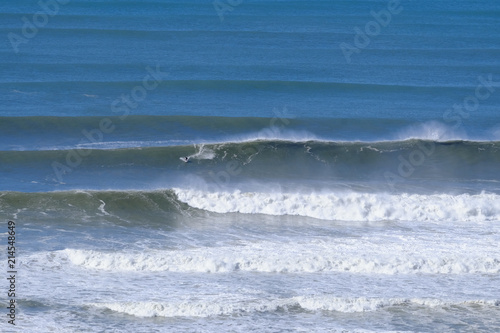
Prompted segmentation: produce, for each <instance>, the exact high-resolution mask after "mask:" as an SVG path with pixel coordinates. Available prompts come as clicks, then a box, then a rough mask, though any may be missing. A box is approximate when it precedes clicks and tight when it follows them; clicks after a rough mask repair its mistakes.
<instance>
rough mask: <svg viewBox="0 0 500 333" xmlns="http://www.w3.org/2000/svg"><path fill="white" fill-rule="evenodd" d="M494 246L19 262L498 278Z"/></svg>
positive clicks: (293, 249)
mask: <svg viewBox="0 0 500 333" xmlns="http://www.w3.org/2000/svg"><path fill="white" fill-rule="evenodd" d="M381 237H382V236H381ZM496 243H497V240H496V239H495V238H494V237H486V236H483V237H481V242H479V241H478V239H475V238H474V239H473V238H471V237H470V235H469V236H467V235H464V236H463V237H458V236H454V237H453V238H450V237H447V235H446V234H445V235H441V236H439V235H436V236H433V237H428V236H425V237H423V236H422V237H420V236H418V237H417V236H414V237H409V236H407V237H402V236H394V237H392V238H391V237H389V236H384V237H383V238H380V239H378V238H376V237H375V238H342V239H339V238H333V239H327V240H321V241H319V240H317V239H314V238H313V239H307V238H306V237H305V238H304V239H301V240H300V241H297V240H293V241H291V240H289V241H280V242H277V241H259V242H243V241H240V242H239V243H238V245H232V246H230V245H225V246H218V247H197V248H187V249H175V250H151V251H148V252H134V251H120V252H103V251H95V250H80V249H65V250H61V251H55V252H42V253H38V254H34V255H32V256H30V257H29V258H26V259H24V260H23V262H25V263H26V265H27V266H33V265H42V266H43V267H58V268H61V267H66V268H69V269H74V266H77V267H80V268H82V269H85V270H100V271H110V272H138V271H144V272H158V271H169V272H198V273H228V272H234V271H246V272H266V273H318V272H340V273H342V272H345V273H350V274H372V273H373V274H386V275H395V274H498V273H500V253H499V251H498V250H497V244H496ZM457 248H459V249H460V251H457ZM34 269H35V268H34Z"/></svg>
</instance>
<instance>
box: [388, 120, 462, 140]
mask: <svg viewBox="0 0 500 333" xmlns="http://www.w3.org/2000/svg"><path fill="white" fill-rule="evenodd" d="M396 138H397V139H398V140H409V139H421V140H433V141H450V140H467V135H466V134H465V133H464V131H463V130H460V129H454V128H453V127H452V126H448V125H446V124H444V123H442V122H438V121H427V122H423V123H419V124H415V125H412V126H409V127H408V128H405V129H404V130H402V131H400V132H399V133H398V134H397V137H396Z"/></svg>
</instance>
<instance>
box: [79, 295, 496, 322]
mask: <svg viewBox="0 0 500 333" xmlns="http://www.w3.org/2000/svg"><path fill="white" fill-rule="evenodd" d="M222 296H223V297H219V298H217V299H209V300H184V301H174V302H147V301H142V302H111V303H91V304H88V305H89V306H93V307H97V308H104V309H109V310H111V311H115V312H119V313H125V314H128V315H132V316H137V317H213V316H228V315H233V316H234V315H242V314H248V313H255V312H274V311H277V310H279V309H291V308H297V307H300V308H301V309H303V310H307V311H331V312H342V313H356V312H372V311H378V310H380V309H383V308H389V307H401V306H403V307H408V306H423V307H429V308H437V307H445V306H470V305H483V306H498V305H499V304H500V301H498V300H472V301H443V300H439V299H425V298H414V299H405V298H366V297H336V296H332V295H321V296H315V295H312V296H297V297H292V298H284V299H276V300H264V299H253V300H252V299H248V300H234V299H232V298H233V297H227V295H222Z"/></svg>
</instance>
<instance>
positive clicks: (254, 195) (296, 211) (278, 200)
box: [174, 188, 500, 222]
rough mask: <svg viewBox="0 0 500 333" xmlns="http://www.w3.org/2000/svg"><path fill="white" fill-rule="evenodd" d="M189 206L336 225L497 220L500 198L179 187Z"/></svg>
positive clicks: (183, 199)
mask: <svg viewBox="0 0 500 333" xmlns="http://www.w3.org/2000/svg"><path fill="white" fill-rule="evenodd" d="M174 192H175V194H176V195H177V197H178V199H179V200H180V201H182V202H184V203H187V204H188V205H190V206H192V207H194V208H198V209H203V210H207V211H211V212H216V213H244V214H268V215H299V216H307V217H312V218H317V219H324V220H337V221H385V220H396V221H476V222H481V221H496V220H499V219H500V196H499V195H497V194H492V193H481V194H475V195H471V194H460V195H450V194H431V195H423V194H387V193H356V192H346V193H265V192H241V191H239V190H236V191H233V192H207V191H200V190H189V189H179V188H175V189H174Z"/></svg>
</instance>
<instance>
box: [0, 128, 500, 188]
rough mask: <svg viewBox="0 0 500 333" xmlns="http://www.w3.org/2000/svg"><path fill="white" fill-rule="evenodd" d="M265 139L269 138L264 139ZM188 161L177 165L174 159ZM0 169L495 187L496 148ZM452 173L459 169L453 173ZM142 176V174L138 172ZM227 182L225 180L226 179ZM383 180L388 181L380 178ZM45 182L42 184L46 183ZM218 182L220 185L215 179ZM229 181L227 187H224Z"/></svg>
mask: <svg viewBox="0 0 500 333" xmlns="http://www.w3.org/2000/svg"><path fill="white" fill-rule="evenodd" d="M271 134H272V133H271ZM183 156H187V157H190V163H183V162H182V161H180V160H179V158H180V157H183ZM0 162H1V169H3V170H5V172H6V174H8V173H9V170H15V171H16V172H23V171H24V172H25V171H27V170H30V168H31V166H32V165H38V167H37V168H38V169H37V171H38V170H44V171H45V172H46V173H47V174H49V176H50V174H52V178H53V177H54V175H53V173H54V170H53V166H54V163H58V164H57V165H59V167H60V168H61V166H64V165H66V167H69V168H71V169H70V170H71V171H72V170H73V168H74V169H75V170H82V171H84V170H92V169H95V168H99V169H102V168H104V169H108V170H113V171H114V172H118V171H121V172H129V171H131V170H135V172H136V177H137V178H138V179H140V178H141V175H147V174H148V173H151V172H153V171H154V172H161V173H162V174H166V173H168V172H169V171H170V172H171V174H173V173H176V174H177V176H185V177H187V178H189V177H190V175H191V176H196V177H201V178H202V179H204V180H205V181H208V182H210V181H212V182H213V181H216V182H218V183H220V182H221V180H222V182H224V183H225V182H226V180H224V179H226V178H231V181H236V180H239V181H242V180H250V179H253V180H257V181H258V180H262V179H266V180H280V179H281V180H284V179H295V180H298V181H299V182H300V181H307V180H317V181H320V180H336V181H342V180H346V181H347V180H379V181H380V180H383V181H386V180H387V178H388V177H389V176H390V177H392V178H397V179H403V178H408V177H410V176H411V177H413V178H415V179H440V180H448V181H452V180H454V181H457V180H458V181H476V180H478V177H479V176H478V175H480V180H484V181H487V182H498V181H500V175H499V174H498V165H499V163H500V142H499V141H492V142H473V141H446V142H438V141H428V140H413V139H412V140H404V141H387V142H331V141H302V142H296V141H288V140H252V141H242V142H226V143H208V144H199V145H189V146H166V147H144V148H123V149H109V150H101V149H88V148H86V147H82V148H79V149H74V150H44V151H0ZM457 166H460V167H457ZM141 168H143V169H141ZM227 174H229V175H227ZM388 175H389V176H388ZM49 176H47V177H49ZM223 176H224V177H223ZM191 178H193V177H191ZM228 180H229V179H228Z"/></svg>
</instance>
